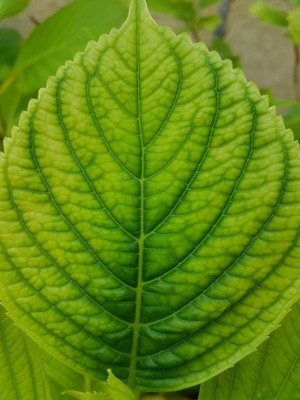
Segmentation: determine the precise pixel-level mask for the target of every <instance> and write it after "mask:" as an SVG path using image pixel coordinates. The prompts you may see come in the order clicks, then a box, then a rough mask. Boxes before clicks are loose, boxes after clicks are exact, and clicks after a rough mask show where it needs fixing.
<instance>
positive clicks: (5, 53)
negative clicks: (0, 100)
mask: <svg viewBox="0 0 300 400" xmlns="http://www.w3.org/2000/svg"><path fill="white" fill-rule="evenodd" d="M20 46H21V36H20V34H19V33H18V32H16V31H15V30H13V29H7V28H1V29H0V83H1V82H2V81H3V80H4V79H5V77H6V75H7V73H8V71H9V70H10V68H11V67H12V65H13V63H14V61H15V59H16V57H17V55H18V52H19V50H20Z"/></svg>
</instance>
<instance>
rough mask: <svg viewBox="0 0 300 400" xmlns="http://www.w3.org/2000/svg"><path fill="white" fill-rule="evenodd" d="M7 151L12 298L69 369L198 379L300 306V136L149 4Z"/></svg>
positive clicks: (145, 378) (52, 90)
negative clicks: (154, 14)
mask: <svg viewBox="0 0 300 400" xmlns="http://www.w3.org/2000/svg"><path fill="white" fill-rule="evenodd" d="M5 147H6V149H5V154H4V156H3V157H2V160H1V176H2V178H1V180H0V182H1V192H0V195H1V197H0V221H1V226H0V240H1V242H2V244H3V248H4V250H3V252H2V255H1V263H0V269H1V270H0V285H1V286H0V288H1V293H2V297H3V301H4V303H5V305H6V307H7V308H8V309H9V311H10V312H11V313H12V314H13V315H14V317H15V318H16V319H17V320H18V321H20V323H21V324H22V326H23V327H24V328H26V330H27V331H28V332H29V334H30V335H31V336H32V337H33V338H34V339H35V340H36V341H38V342H39V343H40V344H41V345H42V346H44V347H45V348H48V349H51V352H52V353H53V355H55V356H56V357H58V358H60V359H63V360H64V361H65V362H66V363H68V364H69V365H71V366H74V367H75V368H78V369H80V370H81V371H83V372H84V371H86V372H88V373H89V374H91V375H93V376H95V377H98V378H102V379H103V378H104V377H105V376H106V370H107V368H111V369H112V371H113V373H114V374H115V375H116V376H117V377H118V378H121V379H122V380H124V381H127V382H128V384H129V386H130V387H134V386H136V387H137V388H139V389H140V390H145V391H147V390H150V391H153V390H163V389H165V390H173V389H174V390H175V389H178V388H183V387H187V386H190V385H193V384H195V383H198V382H200V381H204V380H206V379H208V378H210V377H211V376H213V375H215V374H217V373H219V372H221V371H222V370H224V369H226V368H228V367H230V366H231V365H232V364H233V363H234V362H236V361H238V360H239V359H241V358H242V357H244V356H245V355H247V354H248V353H250V352H252V351H253V350H254V348H255V347H256V346H257V345H258V344H259V343H261V342H262V341H263V340H264V339H265V338H266V336H267V334H269V332H270V331H272V330H273V329H274V328H275V327H276V326H277V325H278V322H279V320H280V319H281V318H282V317H283V316H284V315H285V313H286V312H287V309H288V308H289V306H290V305H291V304H292V303H293V302H294V301H296V299H297V298H298V296H299V283H300V282H299V256H300V249H299V238H298V235H299V232H298V228H299V223H300V210H299V208H300V201H299V200H300V192H299V190H300V185H299V183H300V182H299V178H300V166H299V164H300V162H299V146H298V143H295V142H294V141H293V137H292V134H291V133H290V132H286V131H285V130H284V127H283V125H282V122H281V119H279V118H277V117H276V115H275V112H274V110H273V109H271V110H270V109H268V101H267V99H266V98H264V97H261V96H260V94H259V93H258V91H257V89H256V87H255V86H254V85H253V84H251V83H247V82H246V80H245V78H244V76H243V74H242V73H241V72H240V71H238V70H232V68H231V64H230V62H224V61H222V60H221V59H220V57H219V56H218V55H217V54H216V53H209V52H208V51H207V50H206V48H205V47H204V46H203V45H202V44H197V45H193V44H192V43H191V41H190V39H189V38H188V37H187V36H185V35H183V36H180V37H177V36H175V35H174V34H173V33H172V32H171V31H170V30H169V29H168V28H166V27H158V26H157V25H156V24H155V23H154V21H153V20H152V19H151V18H150V17H149V14H148V12H147V8H146V5H145V3H144V1H133V2H132V6H131V11H130V15H129V18H128V20H127V21H126V23H125V24H124V25H123V27H122V28H121V29H120V30H119V31H117V30H114V31H112V32H111V34H110V35H108V36H102V37H101V39H100V41H99V43H94V42H91V43H89V45H88V47H87V48H86V50H85V52H84V53H83V54H80V55H78V56H77V57H76V59H75V61H74V62H68V63H67V64H66V66H65V67H62V68H61V69H60V70H59V71H58V73H57V75H56V77H55V78H53V79H51V80H50V81H49V83H48V86H47V89H46V90H42V91H41V92H40V95H39V99H38V100H35V101H32V102H31V103H30V105H29V108H28V112H27V113H25V114H23V116H22V118H21V121H20V126H19V128H17V129H16V130H15V131H14V132H13V137H12V139H8V140H7V141H6V145H5Z"/></svg>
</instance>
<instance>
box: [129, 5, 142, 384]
mask: <svg viewBox="0 0 300 400" xmlns="http://www.w3.org/2000/svg"><path fill="white" fill-rule="evenodd" d="M139 5H140V3H139V0H137V2H136V61H137V64H136V81H137V85H136V87H137V121H138V130H139V134H140V145H141V161H140V162H141V175H140V196H141V197H140V237H139V242H138V249H139V255H138V282H137V288H136V303H135V319H134V324H133V339H132V349H131V354H130V366H129V375H128V381H127V385H128V386H129V387H130V388H131V389H132V390H133V391H135V377H136V362H137V350H138V342H139V334H140V316H141V303H142V292H143V258H144V240H145V232H144V198H145V187H144V181H145V146H144V139H143V130H142V118H141V79H140V18H139Z"/></svg>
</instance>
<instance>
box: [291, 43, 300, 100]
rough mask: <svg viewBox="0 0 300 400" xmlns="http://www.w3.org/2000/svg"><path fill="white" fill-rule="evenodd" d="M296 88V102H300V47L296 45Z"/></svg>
mask: <svg viewBox="0 0 300 400" xmlns="http://www.w3.org/2000/svg"><path fill="white" fill-rule="evenodd" d="M294 55H295V62H294V74H293V76H294V87H295V97H296V100H297V101H299V102H300V46H298V45H297V44H294Z"/></svg>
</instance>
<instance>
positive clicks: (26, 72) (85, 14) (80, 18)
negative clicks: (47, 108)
mask: <svg viewBox="0 0 300 400" xmlns="http://www.w3.org/2000/svg"><path fill="white" fill-rule="evenodd" d="M124 17H125V10H124V9H123V8H122V7H121V3H120V1H119V0H110V1H106V0H80V1H77V2H75V3H72V4H70V5H68V6H66V7H64V8H62V9H61V10H60V11H59V12H57V13H56V14H54V15H53V16H51V17H50V18H48V19H47V20H46V21H45V22H44V23H42V24H41V25H39V26H38V27H37V28H36V29H35V30H34V31H33V33H32V34H31V35H30V36H29V37H28V39H27V40H25V41H24V43H23V47H22V49H21V51H20V54H19V57H18V59H17V61H16V65H15V70H14V72H13V77H14V79H18V85H19V87H20V89H21V90H22V91H23V92H25V93H31V92H33V91H35V90H37V89H38V88H39V87H41V86H43V85H45V83H46V80H47V78H48V77H49V76H50V75H53V74H54V73H55V72H56V70H57V68H58V67H59V65H61V64H62V63H64V62H65V61H66V60H67V59H68V58H73V56H74V54H75V53H76V52H78V51H80V50H82V49H83V48H84V46H85V44H86V42H87V41H88V40H97V39H98V37H99V35H100V34H101V33H105V32H109V31H110V30H111V28H112V27H113V26H116V25H119V24H121V22H122V21H123V18H124Z"/></svg>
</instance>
